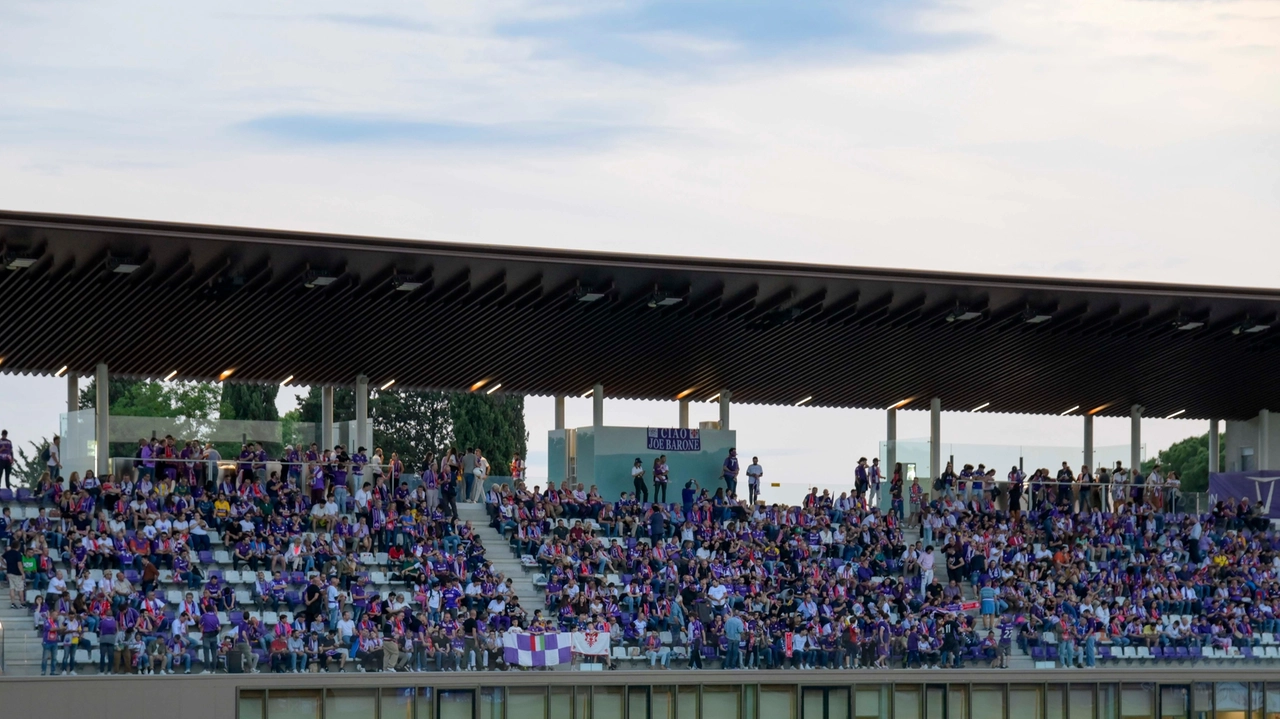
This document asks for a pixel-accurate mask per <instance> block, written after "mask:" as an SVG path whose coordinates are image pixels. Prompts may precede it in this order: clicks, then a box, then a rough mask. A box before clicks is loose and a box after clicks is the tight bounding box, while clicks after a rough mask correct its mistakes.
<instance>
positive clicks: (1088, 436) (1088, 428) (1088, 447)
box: [1084, 414, 1098, 477]
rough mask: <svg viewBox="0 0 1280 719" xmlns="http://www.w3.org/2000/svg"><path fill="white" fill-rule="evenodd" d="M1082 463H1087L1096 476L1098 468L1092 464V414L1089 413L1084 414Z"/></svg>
mask: <svg viewBox="0 0 1280 719" xmlns="http://www.w3.org/2000/svg"><path fill="white" fill-rule="evenodd" d="M1084 463H1085V464H1087V465H1089V471H1090V472H1093V474H1094V476H1095V477H1096V476H1097V474H1098V468H1097V467H1095V466H1093V415H1091V414H1086V415H1085V416H1084Z"/></svg>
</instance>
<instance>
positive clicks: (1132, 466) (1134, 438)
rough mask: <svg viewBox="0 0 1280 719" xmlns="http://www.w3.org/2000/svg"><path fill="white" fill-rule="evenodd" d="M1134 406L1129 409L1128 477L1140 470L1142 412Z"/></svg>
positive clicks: (1138, 406) (1141, 407) (1139, 407)
mask: <svg viewBox="0 0 1280 719" xmlns="http://www.w3.org/2000/svg"><path fill="white" fill-rule="evenodd" d="M1143 409H1144V407H1143V406H1142V405H1140V404H1135V405H1133V406H1132V407H1130V408H1129V477H1130V478H1131V479H1132V477H1133V475H1134V474H1136V473H1137V472H1138V470H1139V469H1141V468H1142V410H1143Z"/></svg>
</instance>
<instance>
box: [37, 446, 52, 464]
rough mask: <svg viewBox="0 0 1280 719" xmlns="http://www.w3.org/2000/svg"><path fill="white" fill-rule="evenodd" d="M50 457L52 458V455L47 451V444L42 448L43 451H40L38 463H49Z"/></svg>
mask: <svg viewBox="0 0 1280 719" xmlns="http://www.w3.org/2000/svg"><path fill="white" fill-rule="evenodd" d="M52 456H53V455H52V454H51V453H50V451H49V445H47V444H46V445H45V446H44V449H42V450H40V461H41V462H48V461H49V459H50V458H51V457H52Z"/></svg>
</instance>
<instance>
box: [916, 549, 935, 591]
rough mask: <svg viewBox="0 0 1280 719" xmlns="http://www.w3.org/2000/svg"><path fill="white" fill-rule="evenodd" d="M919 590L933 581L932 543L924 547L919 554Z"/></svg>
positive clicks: (922, 589)
mask: <svg viewBox="0 0 1280 719" xmlns="http://www.w3.org/2000/svg"><path fill="white" fill-rule="evenodd" d="M919 562H920V591H921V592H923V591H924V589H925V587H927V586H929V585H930V584H932V583H933V563H934V556H933V545H929V546H927V547H925V548H924V553H923V554H921V555H920V559H919Z"/></svg>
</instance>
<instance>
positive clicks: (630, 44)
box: [496, 0, 986, 69]
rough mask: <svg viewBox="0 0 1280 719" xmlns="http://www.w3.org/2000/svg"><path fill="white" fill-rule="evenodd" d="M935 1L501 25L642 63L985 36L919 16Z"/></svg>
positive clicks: (676, 7)
mask: <svg viewBox="0 0 1280 719" xmlns="http://www.w3.org/2000/svg"><path fill="white" fill-rule="evenodd" d="M932 7H935V4H934V3H925V2H889V1H887V0H864V1H862V2H857V3H849V2H832V1H829V0H815V1H812V2H803V3H779V2H768V1H766V0H652V1H650V2H638V3H624V4H608V3H604V4H599V5H594V6H591V7H590V8H589V9H586V10H584V11H582V12H580V13H576V14H572V15H567V16H566V15H559V16H554V17H549V18H527V19H522V20H519V21H515V22H509V23H501V24H499V25H497V26H496V29H497V31H498V32H499V34H502V35H504V36H510V37H518V38H531V39H536V40H538V41H540V42H541V43H542V46H543V48H544V50H545V51H546V52H548V53H552V54H568V55H578V56H585V57H590V58H592V59H595V60H599V61H604V62H609V63H614V64H619V65H625V66H639V67H678V66H679V65H678V64H679V63H685V62H689V61H708V60H710V61H720V62H728V61H740V60H744V59H762V58H777V57H788V58H804V57H816V56H823V55H850V54H857V53H863V54H876V55H881V54H883V55H897V54H908V53H936V52H947V51H952V50H955V49H958V48H963V47H968V46H971V45H974V44H977V43H980V42H982V41H983V40H985V39H986V38H985V36H984V35H982V34H980V33H976V32H957V31H936V30H930V29H927V28H925V27H924V26H923V24H922V23H921V16H922V15H923V14H924V13H925V11H927V10H929V9H931V8H932ZM686 69H687V68H686Z"/></svg>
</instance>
